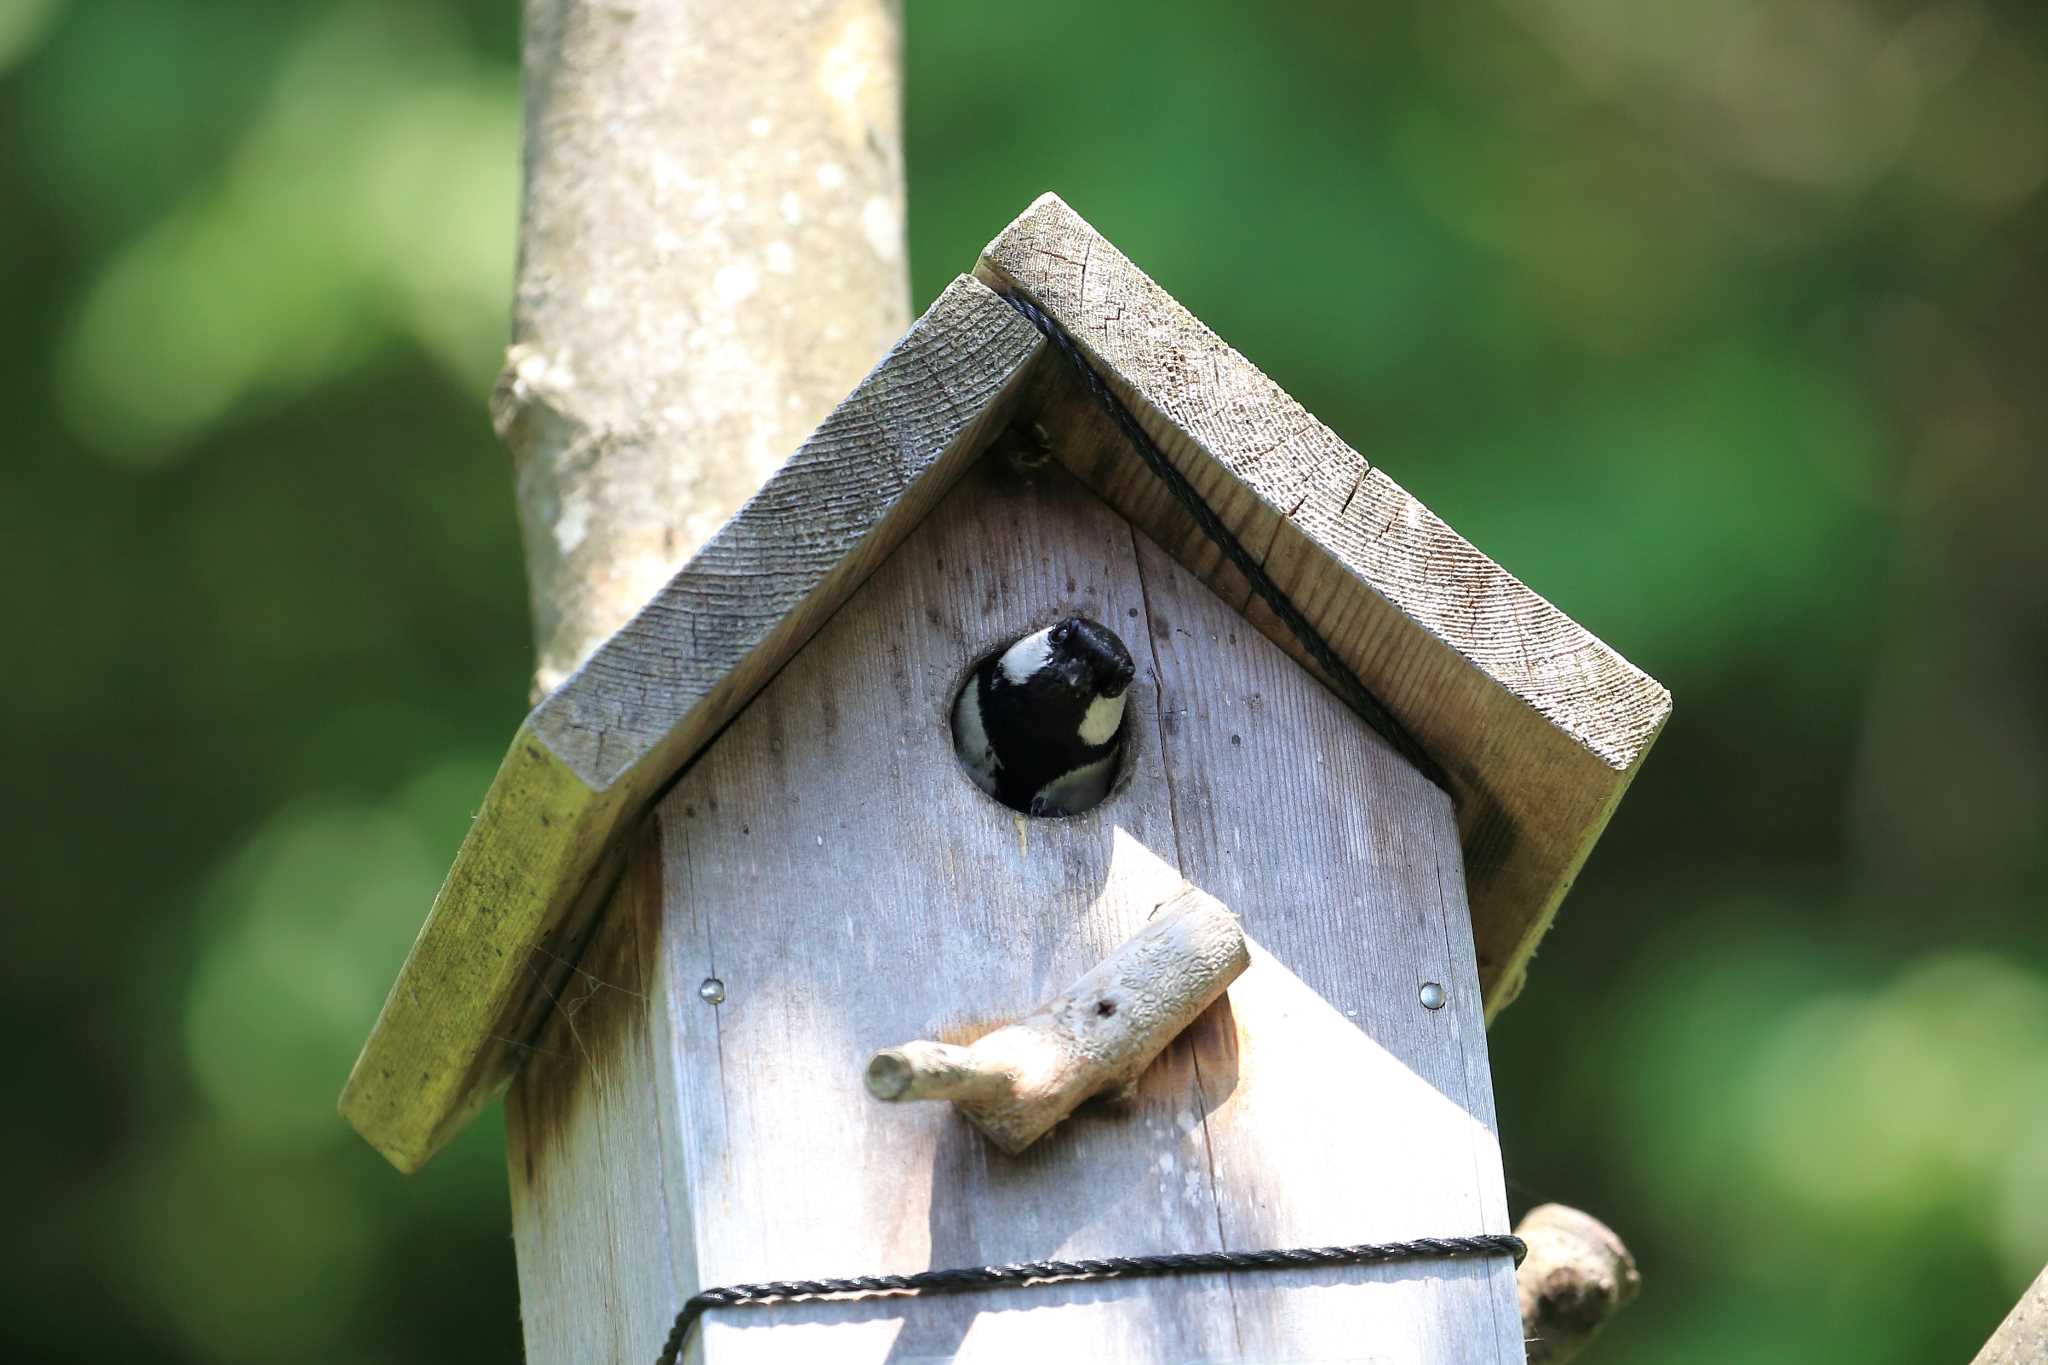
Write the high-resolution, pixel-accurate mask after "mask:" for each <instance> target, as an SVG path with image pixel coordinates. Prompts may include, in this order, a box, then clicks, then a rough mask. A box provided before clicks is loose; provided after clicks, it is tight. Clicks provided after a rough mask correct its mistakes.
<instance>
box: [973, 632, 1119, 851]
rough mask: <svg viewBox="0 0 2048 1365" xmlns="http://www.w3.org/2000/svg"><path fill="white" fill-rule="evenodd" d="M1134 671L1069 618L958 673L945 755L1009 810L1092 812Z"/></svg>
mask: <svg viewBox="0 0 2048 1365" xmlns="http://www.w3.org/2000/svg"><path fill="white" fill-rule="evenodd" d="M1136 674H1137V667H1136V665H1135V664H1134V663H1133V662H1132V660H1131V652H1130V650H1128V649H1126V648H1125V647H1124V642H1123V641H1122V640H1121V639H1120V638H1118V636H1117V633H1116V632H1115V631H1113V630H1111V629H1110V628H1109V627H1108V626H1105V625H1103V624H1102V623H1100V622H1099V621H1093V620H1090V619H1089V618H1088V617H1085V616H1069V617H1067V618H1065V619H1064V620H1061V621H1057V622H1054V623H1053V624H1052V625H1050V626H1047V627H1046V628H1045V629H1043V630H1038V631H1033V632H1032V633H1031V634H1029V635H1026V636H1023V637H1022V638H1020V639H1017V640H1015V641H1012V642H1011V643H1010V644H1008V645H1006V646H1004V647H1003V648H1002V649H999V650H996V651H994V652H993V653H991V654H989V655H988V656H987V657H985V658H983V659H982V660H980V661H979V662H978V663H976V664H975V666H974V667H973V668H972V669H970V670H969V671H968V674H967V677H966V679H965V681H964V682H962V684H961V686H960V691H959V692H958V693H957V694H956V695H955V697H954V699H953V752H954V754H955V755H956V756H957V757H958V758H959V760H960V766H961V767H962V768H963V769H965V770H966V773H967V776H968V777H969V778H970V779H972V781H973V782H974V785H975V786H977V787H979V788H981V789H982V790H983V791H984V792H987V793H988V794H989V795H990V796H992V797H994V798H995V799H996V800H998V801H1000V802H1002V803H1003V804H1004V805H1005V806H1008V807H1009V808H1010V809H1011V810H1014V811H1020V812H1022V813H1023V814H1026V815H1038V816H1048V817H1057V816H1065V815H1079V814H1081V813H1082V812H1083V811H1088V810H1092V809H1094V808H1095V807H1096V806H1098V805H1100V804H1101V803H1102V800H1103V798H1104V797H1106V796H1108V795H1109V793H1110V791H1111V789H1112V788H1114V787H1115V785H1116V781H1117V778H1118V777H1119V776H1120V775H1121V774H1122V770H1123V759H1124V751H1125V749H1126V747H1127V745H1126V741H1125V732H1126V730H1127V728H1128V727H1127V726H1126V725H1125V713H1126V710H1127V707H1126V705H1125V702H1126V701H1127V700H1128V698H1129V696H1130V688H1131V680H1132V678H1134V677H1135V676H1136Z"/></svg>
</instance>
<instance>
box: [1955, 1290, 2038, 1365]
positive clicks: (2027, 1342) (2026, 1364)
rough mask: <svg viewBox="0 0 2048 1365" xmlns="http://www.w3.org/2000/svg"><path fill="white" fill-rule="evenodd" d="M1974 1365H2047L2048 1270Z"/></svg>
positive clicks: (1975, 1360) (2025, 1296) (2021, 1300)
mask: <svg viewBox="0 0 2048 1365" xmlns="http://www.w3.org/2000/svg"><path fill="white" fill-rule="evenodd" d="M1971 1365H2048V1270H2043V1271H2042V1272H2041V1273H2040V1274H2039V1275H2038V1276H2036V1277H2035V1279H2034V1282H2033V1283H2032V1284H2031V1285H2028V1286H2027V1292H2026V1293H2024V1294H2022V1295H2020V1301H2019V1302H2018V1303H2016V1304H2014V1305H2013V1308H2012V1312H2010V1313H2008V1314H2006V1318H2005V1321H2004V1322H2002V1323H2000V1324H1999V1326H1998V1330H1997V1331H1996V1332H1993V1333H1992V1334H1991V1340H1989V1341H1987V1342H1985V1343H1984V1349H1983V1350H1981V1351H1979V1352H1978V1353H1977V1356H1976V1359H1974V1360H1973V1361H1972V1362H1971Z"/></svg>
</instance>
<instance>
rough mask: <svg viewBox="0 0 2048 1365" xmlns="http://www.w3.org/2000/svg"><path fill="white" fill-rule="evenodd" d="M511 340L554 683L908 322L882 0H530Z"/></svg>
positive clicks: (545, 645) (892, 31) (502, 395)
mask: <svg viewBox="0 0 2048 1365" xmlns="http://www.w3.org/2000/svg"><path fill="white" fill-rule="evenodd" d="M525 24H526V38H525V51H524V84H525V100H526V154H525V175H526V183H525V193H524V202H523V207H522V213H521V223H520V251H519V279H518V292H517V296H516V299H515V302H514V308H513V345H512V348H511V350H510V352H509V354H508V356H507V359H506V365H505V370H504V373H503V375H502V376H501V378H500V380H499V384H498V390H497V393H496V394H495V396H494V398H493V402H492V415H493V418H494V421H495V424H496V426H497V429H498V431H499V434H500V435H501V436H502V437H503V438H504V440H505V442H506V444H507V445H508V446H509V447H510V448H511V450H512V454H513V458H514V462H515V465H516V468H517V474H518V498H519V511H520V521H521V524H522V528H523V531H524V536H525V543H526V564H527V577H528V582H529V584H530V587H531V593H532V601H533V618H534V634H535V639H536V643H537V649H538V656H539V659H538V667H537V670H536V675H535V680H534V687H535V693H536V695H538V694H540V693H544V692H546V691H549V690H552V689H553V688H554V686H555V685H556V684H557V683H559V682H560V681H561V680H562V679H563V678H564V677H566V676H567V675H568V674H569V673H570V672H571V671H573V670H574V669H575V668H576V667H577V665H579V664H580V663H581V662H582V661H583V660H584V658H586V657H587V656H588V655H589V653H590V651H591V649H592V648H593V647H594V646H595V645H596V644H597V643H598V642H599V641H601V640H603V639H604V638H605V637H606V636H607V635H609V634H610V633H611V632H612V631H613V630H615V629H617V628H618V627H619V626H620V625H621V624H622V623H624V622H625V621H626V620H627V619H628V618H629V617H630V616H631V615H632V614H633V613H634V612H635V611H637V610H638V609H639V608H640V606H641V605H642V604H643V603H645V602H646V601H647V599H648V598H649V597H650V596H651V595H652V594H653V592H654V590H655V589H656V588H658V587H659V586H660V585H661V584H663V583H664V582H666V581H667V580H668V578H669V576H670V575H671V574H673V573H674V572H675V570H676V569H677V568H678V567H679V566H680V565H681V564H682V563H683V562H684V561H685V560H687V559H688V558H689V556H690V555H691V554H692V553H693V552H694V551H695V550H696V549H697V548H698V547H699V546H700V545H702V544H703V543H704V541H705V540H707V539H708V538H709V537H710V535H711V534H712V532H713V531H715V530H716V529H717V528H718V526H719V525H720V524H721V523H723V522H724V520H725V519H726V518H727V517H728V516H730V515H731V514H732V513H733V511H734V510H735V509H737V508H738V507H739V505H740V503H741V502H743V501H745V499H746V498H747V497H748V496H750V495H751V494H752V493H753V491H754V490H755V489H756V488H757V487H758V486H759V485H760V484H761V482H762V481H763V480H764V479H765V478H766V477H767V475H768V473H769V472H770V471H771V470H773V469H774V468H775V467H776V465H778V464H779V463H780V462H781V461H782V460H783V459H784V458H785V457H787V456H788V455H789V454H790V452H792V451H794V450H795V449H796V447H797V445H798V443H799V442H800V441H801V440H802V438H803V437H804V436H805V435H806V434H807V433H808V432H809V431H810V430H811V428H812V427H814V426H815V425H817V423H818V421H819V419H820V418H822V417H823V416H824V415H825V413H826V412H827V411H828V410H829V409H830V408H831V406H832V405H833V404H834V403H835V402H837V401H838V400H839V399H840V398H841V397H843V396H844V395H845V394H846V392H847V391H848V390H849V389H851V388H852V387H853V385H854V384H855V382H856V381H858V380H859V378H860V376H861V375H862V374H864V373H865V372H866V371H867V369H868V368H869V366H871V365H872V364H873V363H874V360H875V358H876V357H877V356H879V355H881V354H882V353H883V352H884V351H885V350H886V349H887V348H888V346H889V344H890V343H891V342H893V341H894V340H895V339H896V337H897V336H898V335H900V334H901V333H902V331H903V330H904V328H905V327H906V326H907V325H908V323H909V297H908V286H907V275H906V265H905V260H904V248H903V152H902V119H901V101H902V61H901V51H902V36H901V34H902V27H901V12H900V7H899V5H898V3H897V2H896V0H818V2H816V3H803V2H802V0H749V3H747V4H743V5H741V4H714V5H694V4H685V3H681V2H680V0H609V2H608V3H594V2H593V0H526V8H525Z"/></svg>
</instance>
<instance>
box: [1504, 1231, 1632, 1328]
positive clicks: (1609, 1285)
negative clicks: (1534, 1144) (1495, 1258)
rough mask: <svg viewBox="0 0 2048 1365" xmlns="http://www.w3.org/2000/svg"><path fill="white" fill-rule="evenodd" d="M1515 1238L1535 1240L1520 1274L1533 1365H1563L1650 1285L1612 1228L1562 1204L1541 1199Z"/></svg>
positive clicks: (1517, 1274)
mask: <svg viewBox="0 0 2048 1365" xmlns="http://www.w3.org/2000/svg"><path fill="white" fill-rule="evenodd" d="M1515 1235H1516V1236H1517V1237H1520V1238H1521V1239H1522V1240H1523V1241H1524V1242H1527V1243H1528V1244H1529V1254H1528V1256H1526V1257H1524V1258H1523V1261H1522V1268H1521V1269H1520V1270H1518V1271H1516V1272H1515V1290H1516V1293H1517V1295H1518V1297H1519V1298H1520V1299H1521V1308H1522V1337H1523V1339H1524V1340H1526V1341H1527V1342H1528V1344H1529V1365H1564V1362H1565V1361H1567V1360H1570V1359H1571V1358H1572V1357H1574V1356H1576V1355H1577V1354H1578V1353H1579V1352H1580V1350H1582V1349H1583V1348H1584V1347H1585V1345H1586V1343H1587V1342H1589V1341H1591V1340H1592V1339H1593V1336H1594V1334H1595V1333H1596V1332H1598V1331H1599V1330H1600V1328H1601V1326H1602V1325H1603V1324H1604V1323H1606V1321H1607V1320H1608V1319H1609V1318H1611V1317H1613V1316H1614V1315H1615V1314H1616V1313H1618V1312H1620V1311H1621V1310H1622V1309H1623V1308H1626V1307H1627V1306H1628V1305H1629V1303H1630V1302H1631V1301H1632V1300H1634V1298H1635V1296H1636V1292H1637V1291H1638V1290H1640V1289H1641V1288H1642V1287H1643V1280H1642V1276H1640V1275H1638V1274H1637V1273H1636V1260H1635V1257H1633V1256H1631V1255H1629V1252H1628V1248H1627V1247H1626V1246H1623V1245H1622V1242H1621V1238H1619V1237H1617V1236H1615V1235H1614V1231H1613V1229H1611V1228H1609V1227H1608V1226H1607V1225H1606V1224H1605V1223H1603V1222H1601V1221H1600V1220H1599V1219H1597V1218H1595V1217H1593V1216H1592V1215H1591V1214H1587V1213H1581V1212H1580V1211H1579V1210H1577V1209H1574V1208H1568V1207H1566V1206H1565V1205H1563V1204H1539V1205H1537V1206H1536V1207H1535V1208H1533V1209H1530V1210H1529V1212H1528V1213H1527V1214H1525V1215H1523V1218H1522V1221H1521V1223H1519V1224H1518V1225H1517V1226H1516V1228H1515Z"/></svg>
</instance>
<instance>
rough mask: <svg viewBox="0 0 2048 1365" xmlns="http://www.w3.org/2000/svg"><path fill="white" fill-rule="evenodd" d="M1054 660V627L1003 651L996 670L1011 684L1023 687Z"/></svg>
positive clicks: (1026, 637) (1025, 638)
mask: <svg viewBox="0 0 2048 1365" xmlns="http://www.w3.org/2000/svg"><path fill="white" fill-rule="evenodd" d="M1051 658H1052V627H1051V626H1047V627H1046V628H1045V629H1044V630H1041V631H1039V632H1038V633H1037V634H1035V635H1027V636H1025V637H1024V638H1023V639H1021V640H1019V641H1018V642H1017V643H1016V644H1014V645H1011V646H1010V647H1009V648H1008V649H1006V650H1004V651H1003V657H1002V658H1001V659H1000V660H999V661H998V662H997V664H996V668H997V670H998V671H999V672H1001V673H1002V675H1003V676H1004V677H1005V678H1007V679H1009V680H1010V681H1011V682H1013V683H1016V684H1018V685H1019V686H1022V685H1023V684H1024V683H1025V682H1026V681H1028V680H1029V679H1030V677H1031V675H1032V674H1034V673H1036V672H1037V671H1038V670H1039V669H1041V668H1044V667H1045V665H1046V663H1047V662H1048V661H1049V660H1050V659H1051Z"/></svg>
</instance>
